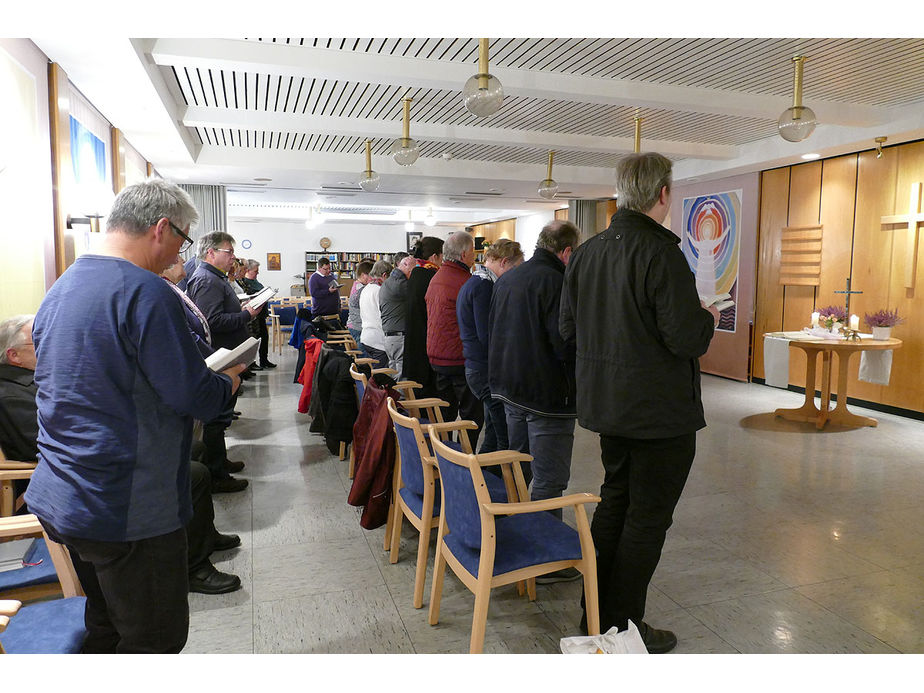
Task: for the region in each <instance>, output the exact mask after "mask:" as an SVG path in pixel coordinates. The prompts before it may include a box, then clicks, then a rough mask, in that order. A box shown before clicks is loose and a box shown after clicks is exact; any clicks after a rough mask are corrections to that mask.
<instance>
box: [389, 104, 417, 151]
mask: <svg viewBox="0 0 924 693" xmlns="http://www.w3.org/2000/svg"><path fill="white" fill-rule="evenodd" d="M403 101H404V129H403V134H402V136H401V137H399V138H398V139H396V140H395V141H394V144H392V145H391V155H392V157H393V158H394V160H395V163H396V164H398V165H399V166H410V165H411V164H413V163H414V162H415V161H417V157H418V156H420V148H419V147H418V145H417V142H416V141H415V140H412V139H411V101H413V99H411V97H409V96H406V97H404V99H403Z"/></svg>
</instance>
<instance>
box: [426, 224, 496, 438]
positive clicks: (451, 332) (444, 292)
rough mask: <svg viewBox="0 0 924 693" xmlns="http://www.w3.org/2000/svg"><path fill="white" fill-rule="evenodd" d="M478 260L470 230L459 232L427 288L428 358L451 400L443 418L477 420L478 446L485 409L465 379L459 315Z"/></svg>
mask: <svg viewBox="0 0 924 693" xmlns="http://www.w3.org/2000/svg"><path fill="white" fill-rule="evenodd" d="M474 263H475V239H473V238H472V235H471V234H470V233H467V232H465V231H457V232H456V233H453V234H451V235H450V236H449V238H447V239H446V242H445V243H444V244H443V264H442V265H441V266H440V268H439V271H437V273H436V274H435V275H434V277H433V280H432V281H431V282H430V286H429V288H428V289H427V295H426V301H427V357H428V358H429V359H430V365H431V366H432V367H433V370H434V371H435V373H436V389H437V393H438V396H439V397H440V398H441V399H444V400H446V401H447V402H449V403H450V406H449V407H448V408H444V410H443V418H444V419H445V420H446V421H453V420H454V419H455V418H456V414H457V413H458V414H459V415H460V416H461V417H462V419H467V420H471V421H474V422H475V423H476V424H477V425H478V428H477V430H474V431H469V441H470V442H471V444H472V448H473V449H477V443H478V436H479V434H480V433H481V428H482V426H483V425H484V408H483V407H482V406H481V402H480V401H479V400H478V398H477V397H476V396H475V395H474V394H473V393H472V391H471V390H470V389H469V387H468V383H467V382H466V381H465V356H464V354H463V353H462V339H461V338H460V337H459V322H458V319H457V318H456V298H457V297H458V295H459V289H461V288H462V285H463V284H465V282H467V281H468V279H469V277H471V276H472V265H473V264H474Z"/></svg>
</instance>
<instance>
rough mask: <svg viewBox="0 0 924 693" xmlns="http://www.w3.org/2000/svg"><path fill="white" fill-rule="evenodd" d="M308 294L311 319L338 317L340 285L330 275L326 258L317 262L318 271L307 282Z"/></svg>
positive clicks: (328, 262)
mask: <svg viewBox="0 0 924 693" xmlns="http://www.w3.org/2000/svg"><path fill="white" fill-rule="evenodd" d="M308 293H310V294H311V317H313V318H317V317H319V316H321V315H336V316H339V315H340V285H339V284H338V283H337V279H336V277H334V276H332V275H331V273H330V260H328V259H327V258H326V257H322V258H321V259H320V260H318V269H317V270H316V271H315V273H314V274H312V275H311V278H310V279H309V280H308Z"/></svg>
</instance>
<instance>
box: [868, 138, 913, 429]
mask: <svg viewBox="0 0 924 693" xmlns="http://www.w3.org/2000/svg"><path fill="white" fill-rule="evenodd" d="M892 149H893V148H890V149H886V150H884V153H883V158H885V156H886V153H888V154H891V153H892ZM894 149H895V150H897V152H896V154H897V156H898V165H897V169H898V170H897V176H896V178H895V205H894V211H893V212H892V213H893V214H906V213H907V211H908V199H909V196H910V192H911V184H912V183H919V182H922V181H924V142H915V143H912V144H908V145H903V146H901V147H895V148H894ZM888 213H889V212H888V210H886V211H885V212H884V214H888ZM921 226H924V224H922V225H921ZM886 228H889V227H886ZM880 234H882V235H888V236H894V239H893V246H894V250H895V253H894V255H893V263H892V272H891V278H890V284H889V296H888V307H889V308H898V314H899V315H901V316H902V317H904V318H905V321H906V322H905V323H904V324H903V325H899V326H898V327H897V328H895V330H894V336H895V337H897V338H898V339H901V340H902V342H903V345H902V348H901V349H898V350H897V351H895V352H894V356H893V361H892V379H891V381H890V383H889V386H888V387H884V388H883V400H884V402H885V403H886V404H891V405H893V406H897V407H902V408H904V409H914V410H915V411H924V378H922V377H921V366H922V364H924V243H922V242H921V238H922V235H924V228H921V229H919V230H918V248H917V272H916V276H915V286H914V288H913V289H908V288H905V276H904V263H898V262H895V258H896V257H897V256H898V255H899V254H902V255H904V256H906V262H907V261H910V260H911V259H912V258H910V257H907V255H908V253H909V252H910V249H909V248H908V246H907V245H906V243H905V239H904V236H905V233H904V232H900V233H899V234H895V233H893V232H891V231H885V230H883V231H880ZM883 240H884V239H883ZM885 307H887V306H886V305H879V306H876V308H885Z"/></svg>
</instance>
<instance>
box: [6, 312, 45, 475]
mask: <svg viewBox="0 0 924 693" xmlns="http://www.w3.org/2000/svg"><path fill="white" fill-rule="evenodd" d="M32 318H33V316H32V315H17V316H15V317H12V318H7V319H6V320H4V321H3V322H2V323H0V449H2V450H3V454H4V455H6V456H7V458H9V459H11V460H22V461H27V460H34V459H36V457H37V456H38V449H37V448H36V446H35V440H36V438H38V422H37V421H36V419H35V392H36V387H35V378H34V377H33V376H34V373H33V371H34V370H35V346H34V345H33V344H32ZM24 485H25V484H22V486H24Z"/></svg>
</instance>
